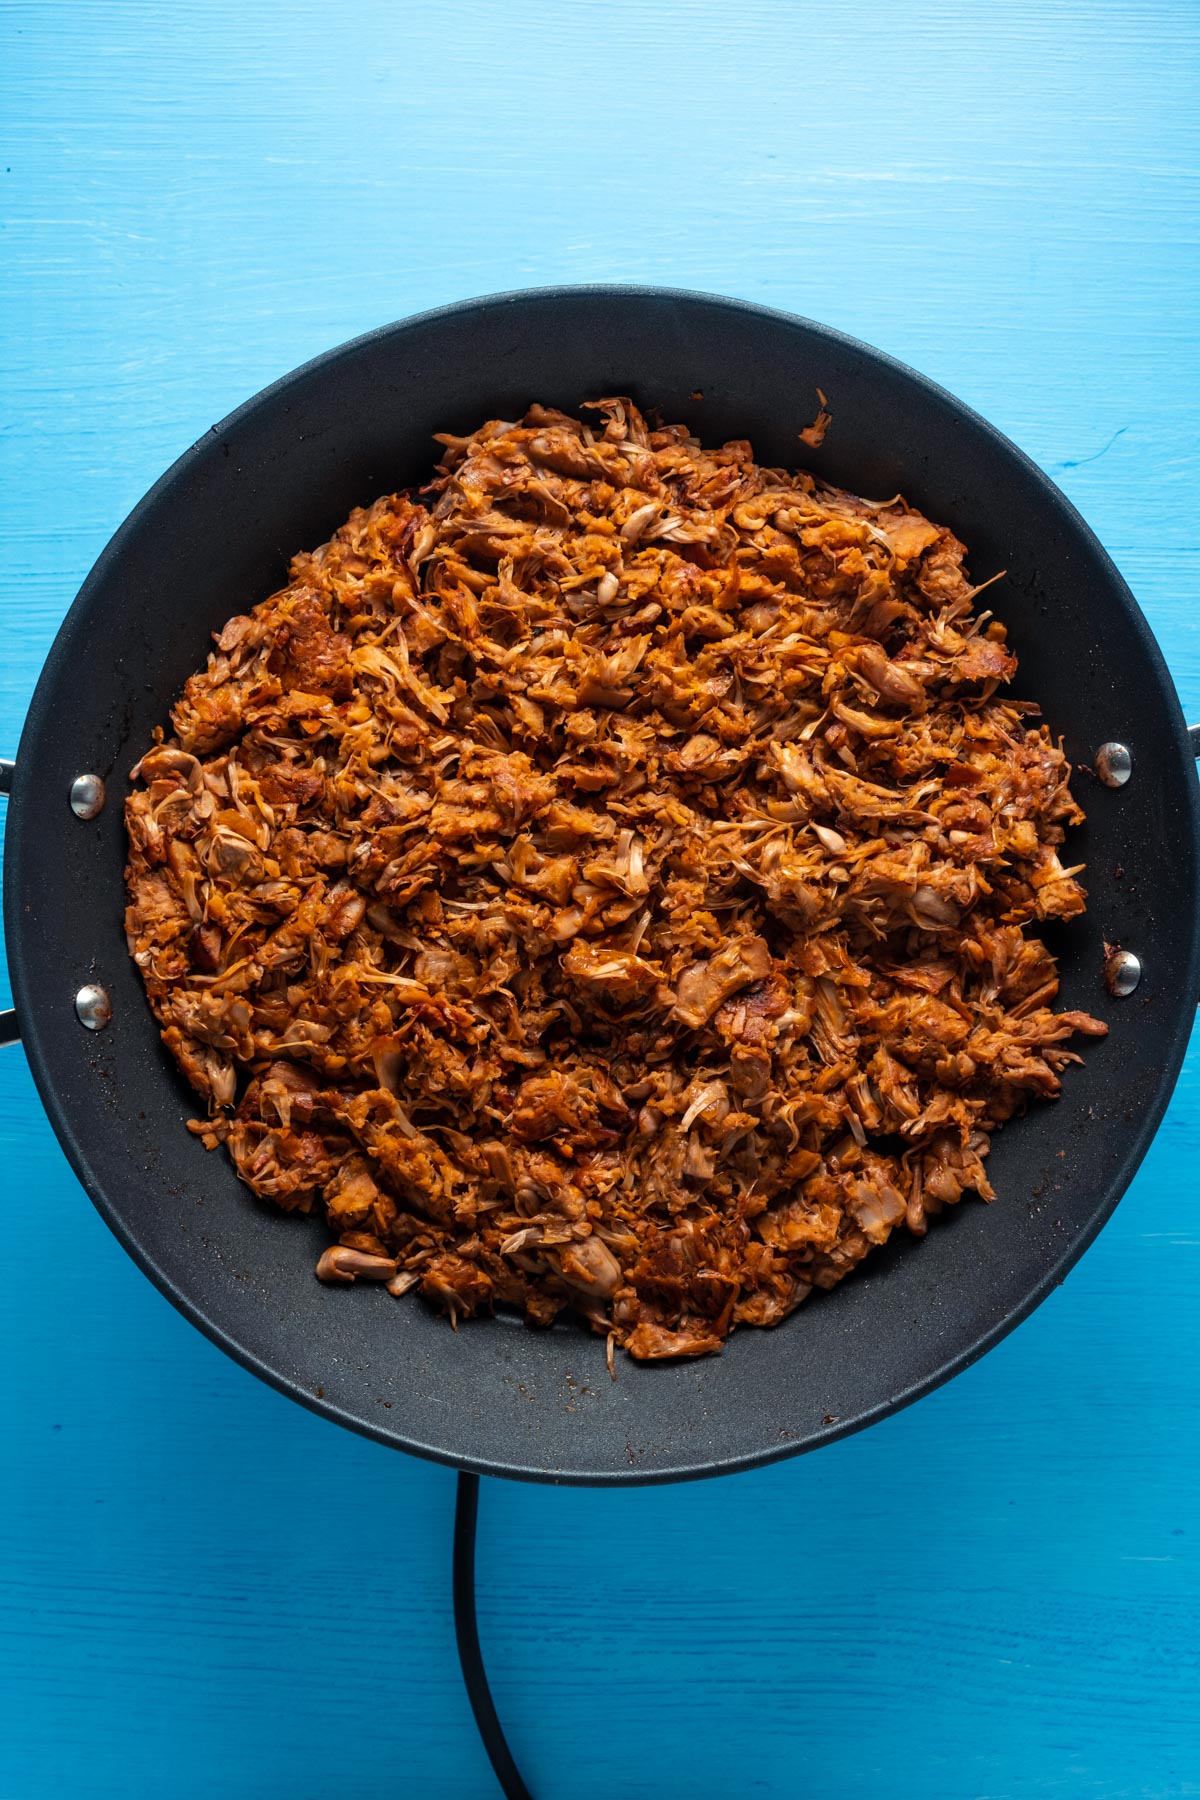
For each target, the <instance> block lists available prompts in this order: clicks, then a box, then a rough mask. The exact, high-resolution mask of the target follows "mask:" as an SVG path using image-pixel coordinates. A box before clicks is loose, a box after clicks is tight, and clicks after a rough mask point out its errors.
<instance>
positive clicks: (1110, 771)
mask: <svg viewBox="0 0 1200 1800" xmlns="http://www.w3.org/2000/svg"><path fill="white" fill-rule="evenodd" d="M1096 773H1097V775H1098V776H1099V777H1100V779H1101V781H1102V782H1103V783H1104V785H1105V787H1124V786H1125V783H1126V782H1127V781H1128V780H1129V777H1130V776H1131V775H1132V774H1133V758H1132V756H1130V754H1129V746H1128V744H1116V743H1113V744H1101V746H1100V748H1099V749H1098V750H1097V752H1096Z"/></svg>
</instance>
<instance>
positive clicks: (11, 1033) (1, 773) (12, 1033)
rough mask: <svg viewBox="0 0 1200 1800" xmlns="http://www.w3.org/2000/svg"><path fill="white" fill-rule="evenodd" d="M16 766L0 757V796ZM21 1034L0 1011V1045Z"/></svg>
mask: <svg viewBox="0 0 1200 1800" xmlns="http://www.w3.org/2000/svg"><path fill="white" fill-rule="evenodd" d="M16 766H17V765H16V764H15V763H12V762H9V760H8V758H7V756H0V794H11V793H12V778H13V770H14V769H15V768H16ZM20 1037H21V1033H20V1032H19V1031H18V1029H17V1015H16V1013H15V1012H14V1011H13V1009H12V1007H11V1006H9V1007H6V1008H5V1009H4V1010H3V1011H0V1044H16V1043H18V1042H19V1041H20Z"/></svg>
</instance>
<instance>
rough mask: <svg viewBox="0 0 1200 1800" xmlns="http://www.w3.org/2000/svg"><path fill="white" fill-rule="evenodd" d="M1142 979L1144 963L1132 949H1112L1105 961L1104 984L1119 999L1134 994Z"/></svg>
mask: <svg viewBox="0 0 1200 1800" xmlns="http://www.w3.org/2000/svg"><path fill="white" fill-rule="evenodd" d="M1141 979H1142V965H1141V962H1140V961H1139V959H1138V958H1137V957H1136V956H1135V955H1134V954H1133V951H1132V950H1110V951H1109V953H1108V956H1107V958H1106V960H1105V963H1104V985H1105V987H1106V988H1107V989H1108V991H1109V993H1110V994H1115V995H1116V996H1117V999H1118V1000H1124V999H1125V998H1126V997H1127V996H1128V995H1129V994H1132V992H1133V990H1134V988H1135V987H1136V986H1137V984H1138V982H1139V981H1140V980H1141Z"/></svg>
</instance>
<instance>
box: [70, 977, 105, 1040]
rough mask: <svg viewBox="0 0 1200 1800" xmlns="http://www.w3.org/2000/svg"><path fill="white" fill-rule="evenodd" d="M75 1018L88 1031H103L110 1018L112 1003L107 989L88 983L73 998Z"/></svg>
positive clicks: (94, 983) (92, 982)
mask: <svg viewBox="0 0 1200 1800" xmlns="http://www.w3.org/2000/svg"><path fill="white" fill-rule="evenodd" d="M75 1017H76V1018H77V1019H78V1020H79V1023H80V1024H81V1025H84V1026H86V1027H87V1029H88V1030H89V1031H103V1030H104V1027H105V1026H106V1025H107V1024H108V1022H109V1020H110V1019H111V1018H112V1001H111V1000H110V999H109V997H108V989H107V988H102V987H100V986H99V985H98V984H97V983H96V982H94V981H89V982H88V984H87V986H86V987H81V988H80V990H79V992H78V993H77V994H76V996H75Z"/></svg>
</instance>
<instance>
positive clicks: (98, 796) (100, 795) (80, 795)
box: [70, 775, 104, 819]
mask: <svg viewBox="0 0 1200 1800" xmlns="http://www.w3.org/2000/svg"><path fill="white" fill-rule="evenodd" d="M70 798H71V811H72V812H73V813H74V814H75V817H76V818H77V819H94V818H95V817H96V815H97V813H99V812H102V811H103V809H104V783H103V781H102V780H101V779H100V777H99V775H77V776H76V777H75V779H74V781H73V782H72V783H71V796H70Z"/></svg>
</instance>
